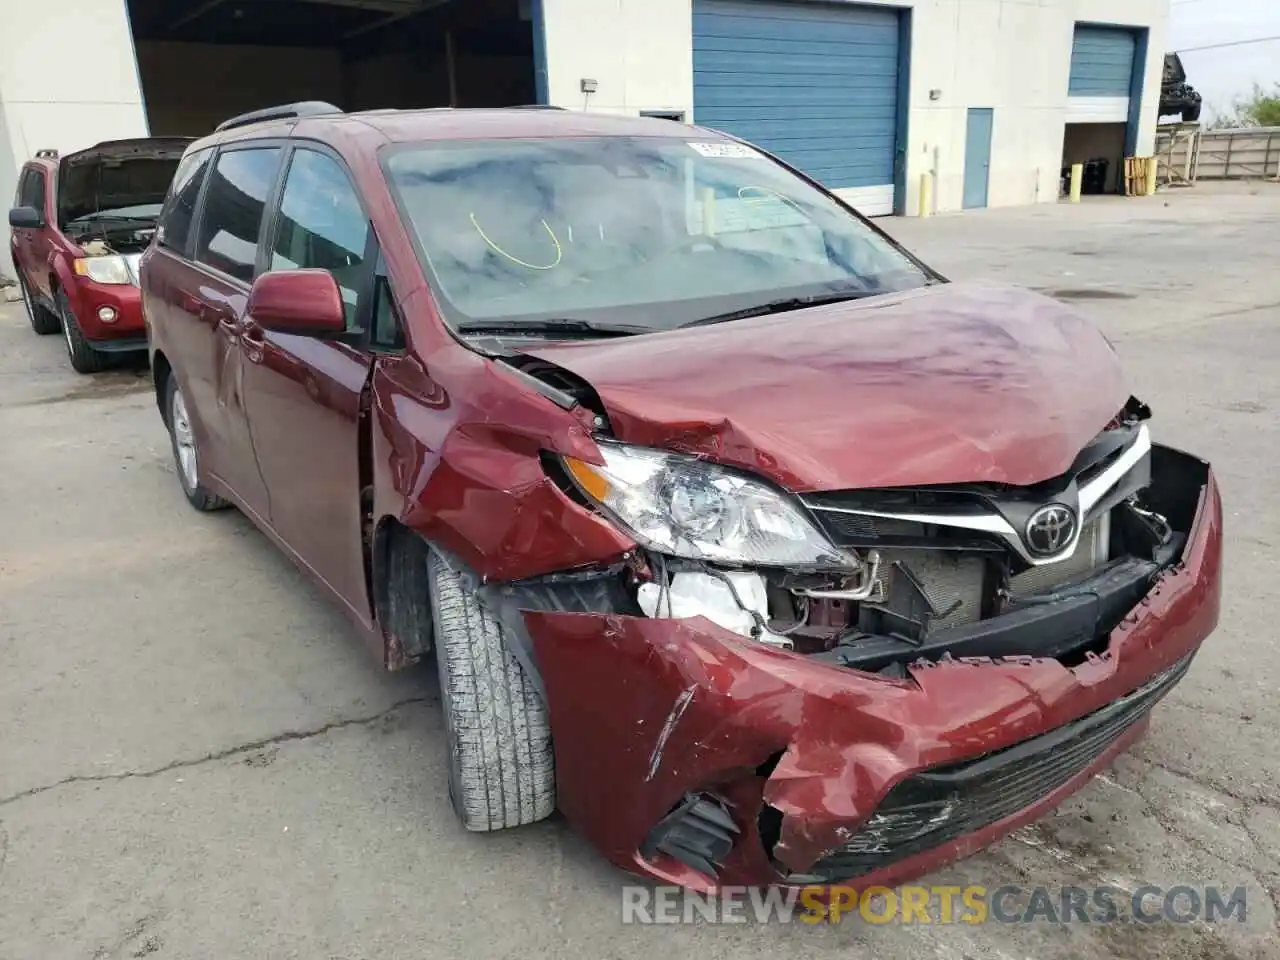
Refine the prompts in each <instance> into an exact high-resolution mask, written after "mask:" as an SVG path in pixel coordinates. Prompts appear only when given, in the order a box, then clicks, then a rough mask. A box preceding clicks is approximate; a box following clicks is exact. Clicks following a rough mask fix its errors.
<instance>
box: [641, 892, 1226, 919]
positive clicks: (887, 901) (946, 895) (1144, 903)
mask: <svg viewBox="0 0 1280 960" xmlns="http://www.w3.org/2000/svg"><path fill="white" fill-rule="evenodd" d="M1246 912H1247V903H1246V896H1245V888H1244V887H1233V888H1228V887H1216V886H1172V887H1160V886H1155V885H1143V886H1139V887H1137V888H1135V889H1133V890H1126V889H1123V888H1121V887H1115V886H1100V887H1091V888H1086V887H1074V886H1064V887H1018V886H1001V887H995V888H993V889H989V888H987V887H982V886H967V887H961V886H931V887H924V886H906V887H899V888H898V889H896V890H890V889H888V888H887V887H868V888H867V889H865V890H857V889H855V888H854V887H791V888H777V887H775V888H770V889H760V888H756V887H723V888H722V889H721V892H720V893H719V894H717V895H714V896H704V895H702V894H697V893H693V892H690V891H687V890H684V889H682V888H681V887H677V886H658V887H649V886H626V887H623V889H622V922H623V923H628V924H683V923H796V922H799V923H809V924H816V923H824V922H829V923H839V922H841V921H843V920H845V919H854V918H857V919H859V920H861V921H862V922H865V923H872V924H887V923H904V924H905V923H930V924H950V923H965V924H974V925H976V924H984V923H1102V924H1106V923H1119V922H1123V923H1132V922H1136V923H1147V924H1156V923H1177V924H1188V923H1195V922H1209V923H1221V922H1226V921H1236V922H1238V923H1244V922H1245V917H1246Z"/></svg>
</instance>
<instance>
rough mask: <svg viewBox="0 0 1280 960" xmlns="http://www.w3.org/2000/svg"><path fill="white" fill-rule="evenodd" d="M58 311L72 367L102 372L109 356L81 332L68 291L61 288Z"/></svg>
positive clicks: (79, 370)
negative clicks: (97, 348) (91, 343)
mask: <svg viewBox="0 0 1280 960" xmlns="http://www.w3.org/2000/svg"><path fill="white" fill-rule="evenodd" d="M56 299H57V301H58V313H59V314H61V316H62V335H63V339H64V340H66V342H67V356H68V357H69V358H70V359H71V369H72V370H74V371H75V372H76V373H101V372H102V371H103V370H105V369H106V367H107V358H106V357H105V356H103V355H102V354H101V353H99V352H98V351H97V350H95V349H93V347H92V346H90V345H89V341H88V340H86V339H85V336H84V334H83V333H81V332H80V324H78V323H76V314H75V311H74V310H72V309H71V301H70V300H69V299H67V294H66V291H63V290H59V291H58V293H57V297H56Z"/></svg>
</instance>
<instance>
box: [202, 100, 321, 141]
mask: <svg viewBox="0 0 1280 960" xmlns="http://www.w3.org/2000/svg"><path fill="white" fill-rule="evenodd" d="M334 113H342V108H341V107H335V106H334V105H333V104H332V103H325V102H324V101H323V100H303V101H300V102H298V103H284V104H281V105H280V106H278V107H263V108H262V109H261V110H250V111H249V112H248V113H242V114H240V115H239V116H235V117H232V118H231V119H230V120H223V121H222V122H221V123H220V124H218V125H217V126H216V127H214V128H213V129H214V132H215V133H221V132H222V131H223V130H234V129H235V128H236V127H247V126H249V125H250V124H251V123H263V122H265V121H267V120H295V119H298V118H300V117H319V116H325V115H327V114H334Z"/></svg>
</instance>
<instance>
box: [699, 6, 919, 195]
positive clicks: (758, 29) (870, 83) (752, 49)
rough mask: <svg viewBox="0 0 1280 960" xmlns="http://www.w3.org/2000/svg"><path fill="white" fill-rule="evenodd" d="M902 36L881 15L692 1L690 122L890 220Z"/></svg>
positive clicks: (871, 10) (878, 11) (895, 21)
mask: <svg viewBox="0 0 1280 960" xmlns="http://www.w3.org/2000/svg"><path fill="white" fill-rule="evenodd" d="M901 33H902V30H901V14H900V13H899V12H898V11H897V10H894V9H892V8H886V7H868V6H858V5H856V4H848V3H800V2H777V0H774V2H767V0H694V4H693V78H694V79H693V102H694V117H693V119H694V122H695V123H698V124H701V125H703V126H709V127H714V128H717V129H720V130H724V131H726V132H728V133H732V134H734V135H735V136H739V137H742V138H743V139H745V140H749V141H751V142H753V143H756V144H758V145H759V146H761V147H763V148H764V149H766V150H768V151H770V152H771V153H774V154H776V155H777V156H779V157H781V158H782V159H784V160H786V161H787V162H788V163H790V164H792V165H793V166H795V167H797V168H799V169H801V170H803V171H804V172H805V173H807V174H808V175H809V176H811V177H813V178H814V179H816V180H818V181H820V182H821V183H823V184H824V185H825V186H827V187H828V188H830V189H838V190H841V191H842V192H844V193H845V194H846V196H849V199H850V200H852V201H853V202H854V203H855V205H857V206H858V207H859V209H861V210H862V211H863V212H864V213H868V214H884V213H891V212H892V211H893V201H894V174H895V165H894V160H895V155H896V150H897V143H898V121H899V111H898V96H899V47H900V44H901Z"/></svg>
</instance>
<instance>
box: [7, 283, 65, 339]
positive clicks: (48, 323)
mask: <svg viewBox="0 0 1280 960" xmlns="http://www.w3.org/2000/svg"><path fill="white" fill-rule="evenodd" d="M18 289H19V290H21V291H22V305H23V306H24V307H26V308H27V319H28V320H30V321H31V329H32V330H34V331H35V332H36V333H38V334H40V336H42V337H46V336H48V335H49V334H51V333H57V332H58V330H59V329H60V328H61V327H62V321H61V320H59V319H58V315H57V314H56V313H54V312H53V311H52V310H50V309H49V308H48V307H45V306H43V305H41V304H39V303H37V302H36V299H35V298H34V297H33V296H31V291H30V290H28V289H27V280H26V278H25V277H23V276H22V275H21V273H19V276H18Z"/></svg>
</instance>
